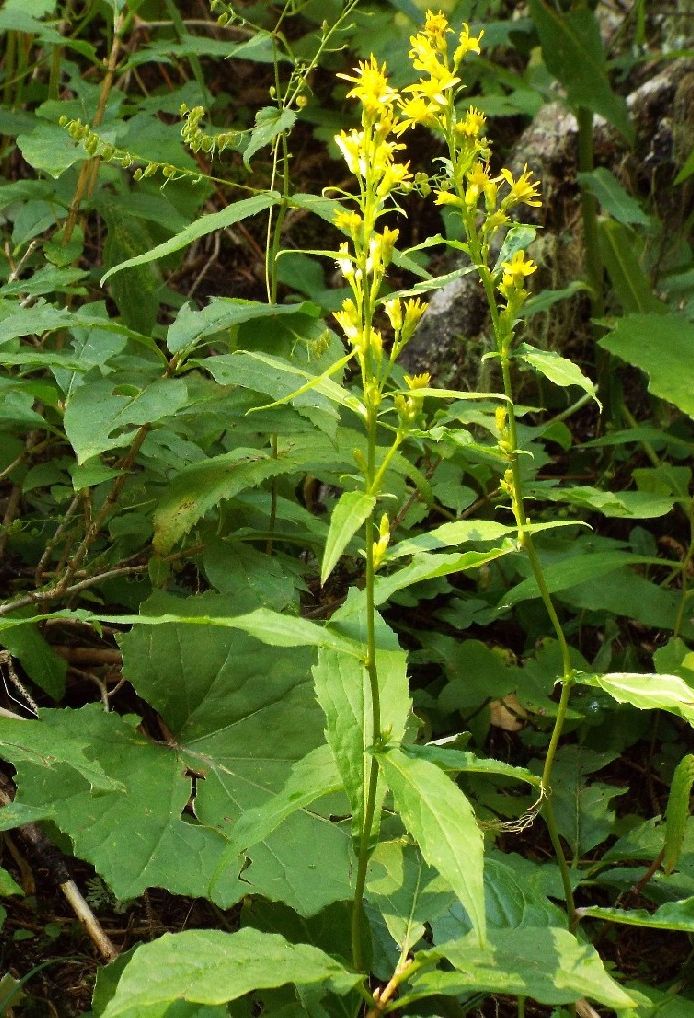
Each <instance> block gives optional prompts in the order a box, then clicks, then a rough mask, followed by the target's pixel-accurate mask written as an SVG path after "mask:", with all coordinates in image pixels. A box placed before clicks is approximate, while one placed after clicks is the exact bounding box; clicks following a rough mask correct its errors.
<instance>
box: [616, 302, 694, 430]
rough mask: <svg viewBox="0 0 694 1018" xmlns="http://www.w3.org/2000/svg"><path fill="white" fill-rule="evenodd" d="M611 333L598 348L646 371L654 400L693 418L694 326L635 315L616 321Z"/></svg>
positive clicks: (672, 317) (667, 317) (671, 317)
mask: <svg viewBox="0 0 694 1018" xmlns="http://www.w3.org/2000/svg"><path fill="white" fill-rule="evenodd" d="M611 329H612V331H611V332H610V333H609V335H608V336H605V337H604V338H603V339H601V340H600V341H599V345H600V346H602V347H603V348H604V349H605V350H607V351H609V353H611V354H614V355H615V357H621V358H622V360H624V361H626V362H627V363H628V364H632V365H633V366H634V367H636V368H639V369H640V370H641V371H645V372H646V374H647V375H648V376H649V379H650V381H649V383H648V391H649V392H652V393H653V395H654V396H659V397H660V398H661V399H664V400H667V401H668V402H669V403H674V405H675V406H676V407H678V408H679V409H680V410H682V412H683V413H685V414H688V415H689V416H690V417H694V388H692V385H691V368H692V350H694V325H693V324H692V323H691V322H690V321H688V320H687V319H686V318H685V317H684V316H683V315H676V314H663V315H660V314H646V315H641V314H633V315H625V316H624V317H623V318H619V319H617V321H616V323H614V324H612V326H611Z"/></svg>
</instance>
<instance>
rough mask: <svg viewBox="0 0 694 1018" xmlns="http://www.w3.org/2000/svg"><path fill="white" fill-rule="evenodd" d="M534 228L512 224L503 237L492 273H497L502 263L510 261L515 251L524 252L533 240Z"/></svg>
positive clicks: (521, 224) (522, 224)
mask: <svg viewBox="0 0 694 1018" xmlns="http://www.w3.org/2000/svg"><path fill="white" fill-rule="evenodd" d="M535 233H536V230H535V227H534V226H526V225H525V224H524V223H514V224H513V226H511V227H510V228H509V230H508V231H507V233H506V236H505V237H504V242H503V244H502V245H501V250H500V251H499V257H498V258H497V260H496V264H495V265H494V268H493V269H492V272H494V273H496V272H499V271H500V269H501V266H502V265H503V263H504V262H507V261H510V260H511V258H512V257H513V255H514V254H515V253H516V252H517V251H525V249H526V248H527V247H529V245H530V244H532V242H533V241H534V240H535Z"/></svg>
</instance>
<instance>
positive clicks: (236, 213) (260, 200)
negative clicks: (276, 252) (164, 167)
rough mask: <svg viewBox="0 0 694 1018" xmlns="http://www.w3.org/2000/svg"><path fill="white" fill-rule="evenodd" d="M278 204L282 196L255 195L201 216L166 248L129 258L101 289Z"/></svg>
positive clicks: (110, 273)
mask: <svg viewBox="0 0 694 1018" xmlns="http://www.w3.org/2000/svg"><path fill="white" fill-rule="evenodd" d="M279 200H280V195H279V194H278V193H277V192H276V191H268V192H267V193H265V194H256V195H254V196H253V197H252V198H242V199H241V201H237V202H234V204H233V205H229V206H228V207H227V208H225V209H222V211H221V212H213V213H211V214H210V215H207V216H202V217H201V218H200V219H197V220H196V221H195V222H194V223H191V225H190V226H187V227H186V229H185V230H181V232H180V233H176V234H174V236H173V237H170V238H169V239H168V240H166V241H164V243H163V244H157V246H156V247H153V248H152V249H151V250H150V251H146V252H145V253H144V254H141V255H136V256H135V257H134V258H128V260H127V261H125V262H121V264H120V265H114V266H113V268H111V269H109V270H108V272H107V273H106V274H105V275H104V276H103V277H102V279H101V285H102V286H103V285H104V283H105V282H106V280H107V279H109V278H110V277H111V276H113V275H114V274H115V273H116V272H122V271H123V269H131V268H134V267H135V266H136V265H147V264H148V263H149V262H154V261H157V259H159V258H164V257H165V256H166V255H169V254H173V253H174V252H175V251H180V250H181V248H183V247H187V246H188V245H189V244H192V243H193V242H194V241H196V240H200V238H201V237H205V236H207V234H208V233H214V231H215V230H225V229H227V227H229V226H233V225H234V223H239V222H241V220H242V219H248V217H249V216H254V215H256V214H257V213H258V212H264V211H265V209H269V208H271V207H272V206H273V205H276V204H277V202H278V201H279Z"/></svg>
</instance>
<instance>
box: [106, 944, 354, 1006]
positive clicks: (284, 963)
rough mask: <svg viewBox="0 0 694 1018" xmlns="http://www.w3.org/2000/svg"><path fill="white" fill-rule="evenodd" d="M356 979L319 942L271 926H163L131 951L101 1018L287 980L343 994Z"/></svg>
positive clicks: (218, 999) (235, 994)
mask: <svg viewBox="0 0 694 1018" xmlns="http://www.w3.org/2000/svg"><path fill="white" fill-rule="evenodd" d="M362 979H363V976H362V975H361V974H359V973H355V972H349V971H348V969H346V968H344V966H343V965H341V964H340V963H339V962H338V961H335V959H334V958H331V957H330V955H328V954H325V953H324V952H323V951H320V950H319V949H318V948H317V947H312V946H311V945H309V944H292V943H290V942H289V941H287V940H285V939H284V937H281V936H280V935H279V934H276V933H261V932H260V931H259V930H254V929H252V928H250V927H247V928H246V929H242V930H239V931H238V933H223V932H221V931H220V930H187V931H185V932H184V933H166V934H164V936H163V937H160V938H159V939H158V940H155V941H153V942H152V943H150V944H143V945H142V946H140V947H138V948H137V949H136V950H135V952H134V954H133V956H132V959H131V960H130V961H129V962H128V964H127V965H126V967H125V969H124V971H123V974H122V976H121V978H120V980H119V981H118V986H117V987H116V992H115V993H114V995H113V997H112V999H111V1000H110V1002H109V1003H108V1005H107V1007H106V1009H105V1011H104V1012H103V1018H148V1016H151V1018H155V1016H156V1018H161V1016H162V1015H163V1014H164V1013H165V1011H167V1010H168V1007H169V1006H170V1005H172V1004H174V1003H175V1002H176V1001H179V1000H183V1001H187V1002H189V1003H193V1004H208V1005H214V1004H225V1003H227V1001H230V1000H236V999H238V998H239V997H243V996H244V995H245V994H246V993H250V992H251V991H252V990H259V989H268V988H270V987H276V986H284V985H285V984H286V983H295V984H297V985H300V986H311V985H318V986H321V987H323V988H324V989H325V992H330V993H337V994H346V993H349V991H350V990H352V989H353V987H355V986H356V985H357V984H358V983H360V982H361V980H362Z"/></svg>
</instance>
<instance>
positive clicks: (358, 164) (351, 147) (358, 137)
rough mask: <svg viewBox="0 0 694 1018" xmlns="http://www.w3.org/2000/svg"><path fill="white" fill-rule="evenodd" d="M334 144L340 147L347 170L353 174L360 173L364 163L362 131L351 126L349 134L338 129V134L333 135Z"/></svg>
mask: <svg viewBox="0 0 694 1018" xmlns="http://www.w3.org/2000/svg"><path fill="white" fill-rule="evenodd" d="M335 144H336V145H337V147H338V148H339V149H340V152H342V156H343V158H344V160H345V162H346V163H347V169H348V170H349V172H350V173H353V174H354V175H355V176H357V174H361V173H362V167H363V163H364V159H363V154H362V153H363V149H364V132H363V131H357V130H355V129H354V128H352V130H351V131H350V132H349V134H347V133H346V132H345V131H340V133H339V134H336V135H335Z"/></svg>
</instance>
